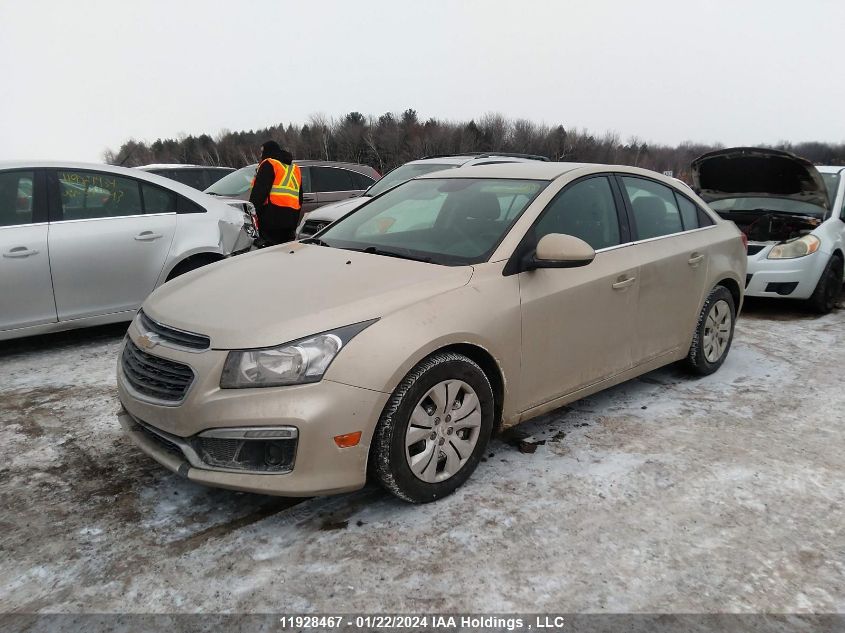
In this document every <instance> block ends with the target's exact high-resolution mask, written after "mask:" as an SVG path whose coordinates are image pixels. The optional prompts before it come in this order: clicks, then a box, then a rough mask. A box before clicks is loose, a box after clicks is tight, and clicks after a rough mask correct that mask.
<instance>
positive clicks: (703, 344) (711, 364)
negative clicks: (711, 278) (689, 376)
mask: <svg viewBox="0 0 845 633" xmlns="http://www.w3.org/2000/svg"><path fill="white" fill-rule="evenodd" d="M735 320H736V307H735V306H734V298H733V295H731V293H730V291H729V290H728V289H727V288H725V287H724V286H716V287H715V288H713V290H711V291H710V294H709V295H708V296H707V299H706V300H705V302H704V306H702V308H701V313H700V314H699V315H698V323H697V324H696V328H695V336H694V337H693V339H692V345H691V346H690V350H689V354H688V355H687V359H686V364H687V367H688V368H689V369H690V371H692V372H693V373H695V374H698V375H699V376H707V375H708V374H712V373H713V372H714V371H716V370H717V369H719V367H721V366H722V363H724V362H725V358H726V357H727V355H728V351H729V350H730V348H731V342H732V341H733V336H734V322H735Z"/></svg>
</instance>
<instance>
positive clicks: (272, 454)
mask: <svg viewBox="0 0 845 633" xmlns="http://www.w3.org/2000/svg"><path fill="white" fill-rule="evenodd" d="M284 462H285V451H284V450H283V449H282V447H281V446H280V445H279V444H278V443H277V442H267V443H266V446H265V447H264V463H265V464H267V465H268V466H270V467H277V466H280V465H281V464H283V463H284Z"/></svg>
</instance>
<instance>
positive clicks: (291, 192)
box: [252, 158, 302, 211]
mask: <svg viewBox="0 0 845 633" xmlns="http://www.w3.org/2000/svg"><path fill="white" fill-rule="evenodd" d="M264 161H267V162H268V163H270V164H271V165H272V166H273V186H272V187H271V188H270V195H269V196H268V198H267V202H269V203H270V204H274V205H276V206H277V207H287V208H288V209H292V210H293V211H299V187H300V186H301V184H302V173H301V172H300V171H299V165H289V166H287V167H286V166H285V165H284V163H282V162H280V161H277V160H276V159H275V158H265V159H264V160H263V161H261V163H264ZM258 169H261V164H259V165H258ZM255 173H258V170H256V172H255ZM252 186H253V187H254V186H255V178H253V179H252Z"/></svg>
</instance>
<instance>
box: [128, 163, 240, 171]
mask: <svg viewBox="0 0 845 633" xmlns="http://www.w3.org/2000/svg"><path fill="white" fill-rule="evenodd" d="M135 169H143V170H144V171H149V170H151V169H229V170H232V171H234V170H235V168H234V167H224V166H223V165H186V164H184V163H152V164H150V165H139V166H137V167H135Z"/></svg>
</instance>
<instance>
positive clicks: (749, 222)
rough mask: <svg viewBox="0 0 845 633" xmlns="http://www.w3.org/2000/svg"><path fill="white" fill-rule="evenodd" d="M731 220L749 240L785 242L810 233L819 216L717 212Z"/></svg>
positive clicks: (819, 221)
mask: <svg viewBox="0 0 845 633" xmlns="http://www.w3.org/2000/svg"><path fill="white" fill-rule="evenodd" d="M719 215H720V216H721V217H723V218H724V219H726V220H731V221H732V222H734V223H735V224H736V225H737V226H738V227H739V230H740V231H742V232H743V233H745V235H746V236H747V237H748V240H749V241H751V242H785V241H787V240H791V239H795V238H797V237H801V236H802V235H806V234H807V233H810V232H811V231H812V230H813V229H815V228H816V227H817V226H819V224H821V223H822V220H821V219H820V218H815V217H813V216H808V215H795V214H791V213H777V212H761V211H757V212H742V211H734V212H725V211H722V212H719Z"/></svg>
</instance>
